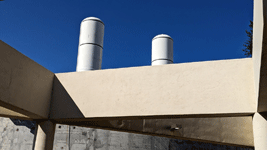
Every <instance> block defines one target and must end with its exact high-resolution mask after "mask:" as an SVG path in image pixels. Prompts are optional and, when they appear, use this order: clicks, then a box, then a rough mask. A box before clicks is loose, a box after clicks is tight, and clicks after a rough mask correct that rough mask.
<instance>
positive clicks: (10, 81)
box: [0, 41, 54, 119]
mask: <svg viewBox="0 0 267 150" xmlns="http://www.w3.org/2000/svg"><path fill="white" fill-rule="evenodd" d="M53 78H54V73H52V72H51V71H49V70H47V69H45V68H44V67H42V66H41V65H39V64H37V63H36V62H34V61H33V60H31V59H29V58H28V57H26V56H25V55H23V54H21V53H20V52H18V51H17V50H15V49H14V48H12V47H10V46H9V45H7V44H6V43H4V42H3V41H0V103H1V106H4V107H6V108H10V109H12V110H14V111H17V112H20V113H22V114H25V115H27V116H30V117H31V118H32V119H39V118H47V117H48V113H49V107H50V100H51V92H52V83H53Z"/></svg>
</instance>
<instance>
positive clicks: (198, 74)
mask: <svg viewBox="0 0 267 150" xmlns="http://www.w3.org/2000/svg"><path fill="white" fill-rule="evenodd" d="M253 77H254V76H253V62H252V59H251V58H246V59H233V60H220V61H208V62H196V63H184V64H172V65H163V66H146V67H134V68H122V69H109V70H99V71H85V72H72V73H59V74H56V79H55V81H54V86H53V92H54V93H53V96H52V99H53V100H52V103H51V113H50V117H51V119H64V118H73V119H75V118H76V119H82V118H109V117H126V118H132V117H138V118H142V117H149V116H152V117H153V118H155V117H156V116H159V117H160V116H165V117H168V116H177V117H181V116H187V115H192V116H194V117H197V116H198V117H201V116H206V117H211V116H220V115H221V116H233V115H238V116H240V115H251V114H254V113H255V112H256V101H255V91H254V78H253Z"/></svg>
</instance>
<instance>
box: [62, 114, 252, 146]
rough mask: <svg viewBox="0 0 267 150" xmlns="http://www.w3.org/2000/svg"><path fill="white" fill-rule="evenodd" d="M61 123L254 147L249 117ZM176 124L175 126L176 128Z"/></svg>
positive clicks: (63, 122)
mask: <svg viewBox="0 0 267 150" xmlns="http://www.w3.org/2000/svg"><path fill="white" fill-rule="evenodd" d="M58 123H60V124H70V125H75V126H83V127H91V128H100V129H108V130H115V131H123V132H132V133H139V134H146V135H155V136H163V137H169V138H176V139H184V140H191V141H200V142H207V143H214V144H224V145H231V146H241V147H244V146H245V147H254V143H253V130H252V116H246V117H218V118H173V119H141V120H138V119H137V120H99V121H97V120H93V121H90V120H89V121H59V122H58ZM175 127H177V129H175Z"/></svg>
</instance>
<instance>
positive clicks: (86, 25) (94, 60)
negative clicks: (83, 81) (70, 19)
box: [76, 17, 104, 72]
mask: <svg viewBox="0 0 267 150" xmlns="http://www.w3.org/2000/svg"><path fill="white" fill-rule="evenodd" d="M103 37H104V23H103V22H102V21H101V20H100V19H98V18H95V17H88V18H85V19H84V20H83V21H82V22H81V28H80V39H79V49H78V58H77V68H76V71H78V72H79V71H88V70H98V69H101V63H102V51H103Z"/></svg>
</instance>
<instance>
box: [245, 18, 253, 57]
mask: <svg viewBox="0 0 267 150" xmlns="http://www.w3.org/2000/svg"><path fill="white" fill-rule="evenodd" d="M249 28H250V30H249V31H248V30H246V33H247V36H248V40H247V41H246V42H245V44H243V46H244V47H245V49H243V52H245V55H246V56H247V57H251V56H252V39H253V21H250V24H249Z"/></svg>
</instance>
